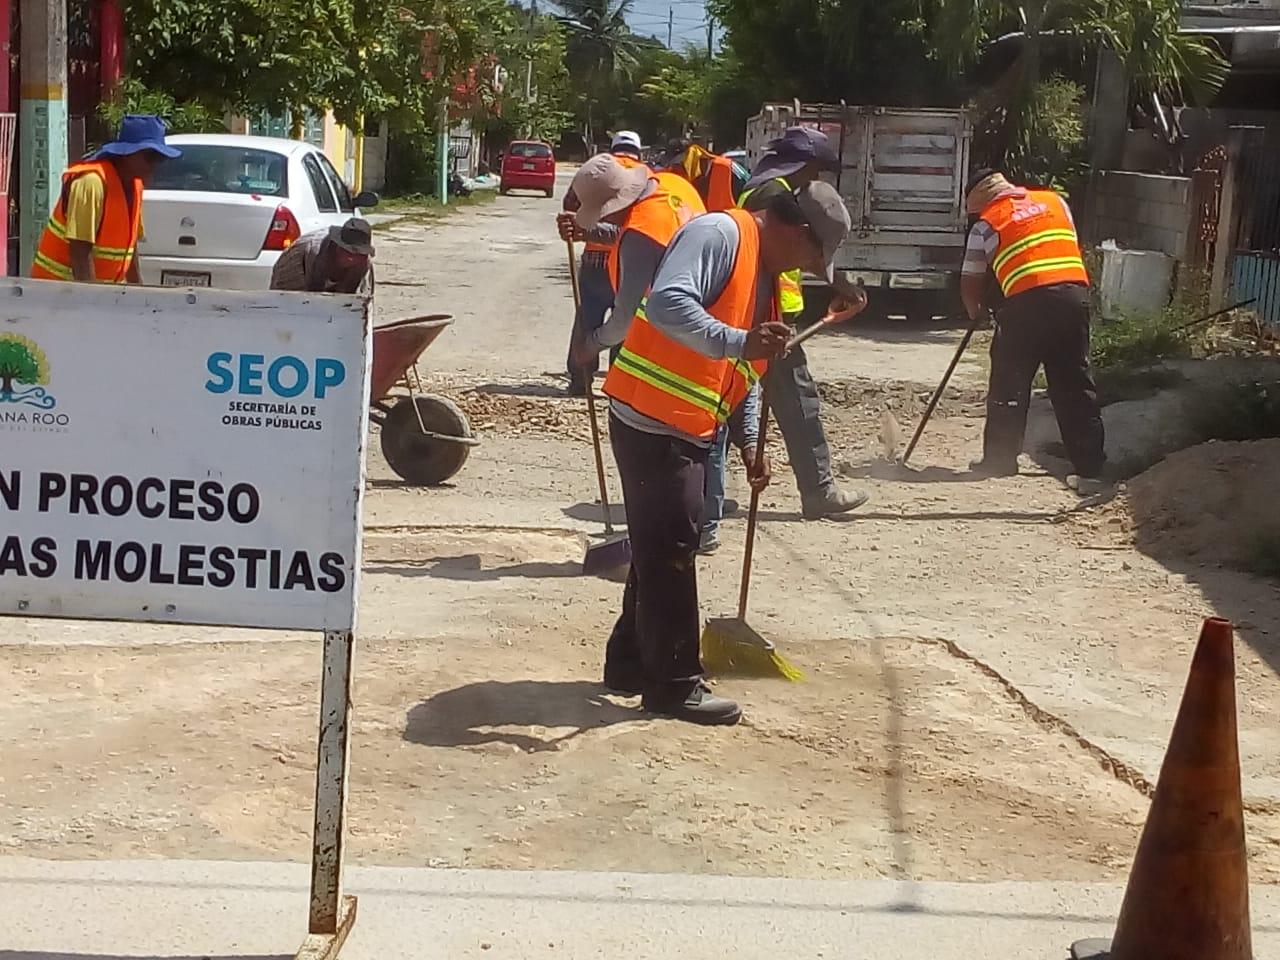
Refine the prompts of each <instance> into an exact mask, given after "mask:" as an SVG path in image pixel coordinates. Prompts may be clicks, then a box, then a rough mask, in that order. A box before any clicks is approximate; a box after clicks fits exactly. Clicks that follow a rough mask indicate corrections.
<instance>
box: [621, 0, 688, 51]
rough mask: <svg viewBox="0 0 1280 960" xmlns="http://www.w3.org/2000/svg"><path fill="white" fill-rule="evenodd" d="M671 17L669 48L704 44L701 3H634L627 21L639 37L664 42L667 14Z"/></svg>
mask: <svg viewBox="0 0 1280 960" xmlns="http://www.w3.org/2000/svg"><path fill="white" fill-rule="evenodd" d="M668 10H670V12H671V14H672V16H673V17H674V21H675V22H674V24H673V25H672V31H671V42H672V46H673V47H675V49H677V50H681V49H683V48H684V46H685V45H686V44H690V43H692V44H694V45H695V46H698V47H705V46H706V44H707V12H706V8H705V7H704V6H703V0H635V3H634V4H633V6H632V9H631V16H630V17H628V18H627V19H628V21H629V22H630V24H631V29H632V30H634V31H635V32H636V33H638V34H640V35H641V36H650V37H657V38H658V39H659V40H661V41H662V42H663V43H666V42H667V13H668Z"/></svg>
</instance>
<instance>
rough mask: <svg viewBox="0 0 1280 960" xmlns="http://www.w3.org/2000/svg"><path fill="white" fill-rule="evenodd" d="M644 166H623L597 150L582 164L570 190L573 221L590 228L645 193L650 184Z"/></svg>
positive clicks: (646, 169) (584, 228) (612, 157)
mask: <svg viewBox="0 0 1280 960" xmlns="http://www.w3.org/2000/svg"><path fill="white" fill-rule="evenodd" d="M649 175H650V174H649V169H648V168H647V167H640V166H636V167H632V166H624V165H623V164H621V163H619V162H618V158H617V157H615V156H613V155H612V154H608V153H598V154H596V155H595V156H594V157H592V158H591V159H590V160H588V161H587V162H586V163H584V164H583V165H582V166H581V167H580V168H579V169H578V172H577V173H576V174H574V177H573V182H572V183H571V184H570V185H569V189H570V190H572V191H573V194H574V196H576V197H577V198H578V209H577V211H576V212H575V213H574V220H575V221H576V222H577V224H578V226H579V227H581V228H582V229H583V230H590V229H591V228H592V227H594V226H595V225H596V224H597V223H599V222H600V221H601V220H603V219H604V218H605V217H608V216H612V215H613V214H615V213H617V212H618V211H619V210H625V209H626V208H627V207H629V206H631V205H632V204H633V203H635V202H636V201H637V200H639V199H640V197H641V196H642V195H643V194H644V191H645V188H646V187H647V186H648V185H649Z"/></svg>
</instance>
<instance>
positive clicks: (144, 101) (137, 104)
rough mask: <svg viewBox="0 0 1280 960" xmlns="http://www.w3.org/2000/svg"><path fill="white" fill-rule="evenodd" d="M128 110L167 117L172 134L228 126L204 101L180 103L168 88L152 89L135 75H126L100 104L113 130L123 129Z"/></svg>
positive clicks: (100, 112)
mask: <svg viewBox="0 0 1280 960" xmlns="http://www.w3.org/2000/svg"><path fill="white" fill-rule="evenodd" d="M127 113H154V114H155V115H156V116H158V117H162V118H163V119H164V120H165V122H166V123H167V124H168V125H169V132H170V133H211V132H215V131H219V130H223V129H224V127H223V124H222V118H221V117H219V116H217V115H215V114H214V113H213V112H212V111H210V110H209V108H208V107H206V106H205V105H204V104H201V103H196V102H193V101H185V102H183V103H178V102H177V101H175V100H174V99H173V97H171V96H170V95H169V94H167V93H165V92H164V91H162V90H151V89H148V88H147V87H146V86H145V85H144V84H143V83H142V81H141V80H137V79H135V78H133V77H126V78H125V79H124V81H123V82H122V83H121V84H120V89H119V90H117V91H116V95H115V96H114V97H113V98H112V99H110V100H106V101H104V102H103V103H101V104H99V106H98V116H99V117H101V118H102V121H103V123H104V124H106V127H107V129H108V131H110V132H114V131H116V130H117V129H119V127H120V121H121V120H123V119H124V116H125V114H127Z"/></svg>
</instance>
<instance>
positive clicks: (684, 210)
mask: <svg viewBox="0 0 1280 960" xmlns="http://www.w3.org/2000/svg"><path fill="white" fill-rule="evenodd" d="M653 179H654V180H656V181H657V182H658V189H657V190H655V191H654V192H653V193H651V194H649V196H647V197H645V198H644V199H643V200H638V201H636V203H634V204H633V205H632V207H631V209H630V210H629V211H627V219H626V220H624V221H623V223H622V229H621V230H619V231H618V242H617V243H615V244H614V245H613V246H612V247H610V248H609V263H608V266H609V282H610V283H612V284H613V289H614V290H617V289H618V250H619V248H620V247H621V246H622V238H623V236H624V235H626V233H627V231H628V230H639V231H640V232H641V233H643V234H644V235H645V236H646V237H648V238H650V239H651V240H653V241H654V242H655V243H657V244H659V245H660V246H662V247H664V248H665V247H666V245H667V244H669V243H670V242H671V238H672V237H674V236H675V235H676V231H677V230H679V229H680V228H681V227H683V226H684V225H685V224H686V223H688V222H689V221H690V220H692V219H693V218H694V217H696V216H698V214H700V213H706V210H704V209H703V206H702V198H701V197H699V196H698V191H696V190H694V189H693V187H692V186H690V185H689V181H688V180H686V179H684V177H681V176H679V175H678V174H674V173H655V174H654V175H653Z"/></svg>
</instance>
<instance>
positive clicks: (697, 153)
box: [661, 140, 748, 213]
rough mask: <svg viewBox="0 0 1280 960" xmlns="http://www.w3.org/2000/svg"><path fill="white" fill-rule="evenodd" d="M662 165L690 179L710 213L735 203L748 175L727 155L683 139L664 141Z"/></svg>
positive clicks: (730, 206) (663, 167)
mask: <svg viewBox="0 0 1280 960" xmlns="http://www.w3.org/2000/svg"><path fill="white" fill-rule="evenodd" d="M661 169H663V170H666V171H668V172H670V173H678V174H679V175H680V176H682V177H684V178H685V179H686V180H688V181H689V182H690V183H692V184H693V186H694V189H696V190H697V191H698V195H699V196H700V197H702V202H703V204H704V205H705V206H706V208H707V210H708V211H710V212H712V213H714V212H716V211H718V210H728V209H730V208H732V207H735V206H737V205H738V195H739V194H740V193H742V191H743V189H744V188H745V187H746V184H747V177H748V173H747V171H746V169H745V168H744V167H741V166H739V165H738V164H736V163H734V162H733V161H732V160H731V159H729V158H728V157H724V156H721V155H720V154H716V153H712V152H711V151H709V150H707V149H706V148H705V147H701V146H699V145H698V144H696V143H690V142H689V141H686V140H673V141H671V143H669V144H667V151H666V154H665V159H664V161H663V165H662V168H661Z"/></svg>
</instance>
